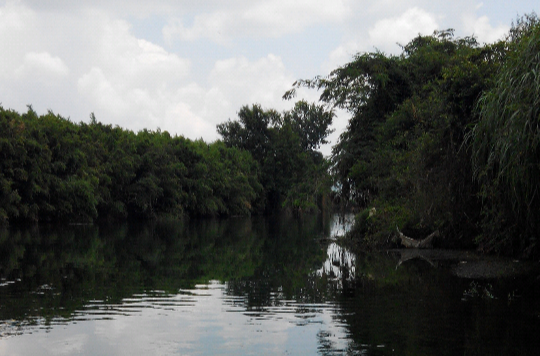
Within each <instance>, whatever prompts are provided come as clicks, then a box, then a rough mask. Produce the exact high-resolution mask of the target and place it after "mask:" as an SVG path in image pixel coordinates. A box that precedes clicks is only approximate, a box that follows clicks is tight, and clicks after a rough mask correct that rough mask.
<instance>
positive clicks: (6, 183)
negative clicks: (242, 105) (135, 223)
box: [0, 108, 262, 223]
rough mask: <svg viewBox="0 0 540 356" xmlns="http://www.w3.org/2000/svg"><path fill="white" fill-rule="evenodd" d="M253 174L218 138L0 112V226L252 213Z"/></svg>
mask: <svg viewBox="0 0 540 356" xmlns="http://www.w3.org/2000/svg"><path fill="white" fill-rule="evenodd" d="M259 177H260V172H259V168H258V166H257V162H256V161H254V160H253V158H252V157H251V155H250V154H249V152H246V151H241V150H239V149H236V148H228V147H226V146H225V145H224V144H223V143H222V142H219V141H218V142H214V143H211V144H206V143H204V142H202V141H190V140H188V139H185V138H183V137H178V136H175V137H172V136H171V135H170V134H169V133H168V132H161V131H160V130H157V131H147V130H143V131H140V132H139V133H137V134H135V133H133V132H131V131H128V130H124V129H121V128H119V127H112V126H111V125H103V124H101V123H98V122H97V120H96V119H95V117H93V116H92V120H91V123H90V124H85V123H80V124H75V123H72V122H71V121H69V120H67V119H64V118H62V117H60V116H58V115H54V114H53V113H51V112H49V113H48V114H46V115H42V116H38V115H37V114H36V113H35V112H34V111H33V110H32V109H31V108H29V110H28V112H27V113H25V114H22V115H20V114H18V113H16V112H13V111H8V110H4V109H2V108H0V223H1V222H4V223H6V222H17V221H79V222H87V221H92V220H93V219H96V218H101V219H123V218H126V217H128V216H132V217H139V218H153V217H156V216H158V215H169V216H176V217H180V216H184V215H190V216H216V215H248V214H250V213H251V212H252V211H254V207H253V203H254V202H255V201H257V199H258V198H259V196H260V195H261V192H262V186H261V184H260V183H259V179H260V178H259Z"/></svg>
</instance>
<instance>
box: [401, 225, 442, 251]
mask: <svg viewBox="0 0 540 356" xmlns="http://www.w3.org/2000/svg"><path fill="white" fill-rule="evenodd" d="M396 229H397V232H398V236H399V238H400V239H401V244H402V245H403V246H405V247H407V248H431V247H432V244H431V242H432V241H433V238H434V237H435V236H439V230H437V231H435V232H433V233H432V234H431V235H429V236H428V237H426V238H425V239H423V240H415V239H412V238H410V237H408V236H405V235H403V233H402V232H401V231H399V228H398V227H397V226H396Z"/></svg>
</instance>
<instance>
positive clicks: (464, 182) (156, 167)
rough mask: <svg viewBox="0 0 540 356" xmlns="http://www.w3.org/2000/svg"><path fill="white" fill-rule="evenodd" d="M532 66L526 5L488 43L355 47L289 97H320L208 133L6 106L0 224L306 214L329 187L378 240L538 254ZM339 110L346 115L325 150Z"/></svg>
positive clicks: (420, 41) (450, 39)
mask: <svg viewBox="0 0 540 356" xmlns="http://www.w3.org/2000/svg"><path fill="white" fill-rule="evenodd" d="M539 73H540V20H539V19H538V18H537V16H536V15H535V14H531V15H527V16H524V17H523V18H520V19H518V21H517V22H516V24H514V25H513V26H512V28H511V30H510V32H509V34H508V35H507V36H506V38H504V39H502V40H500V41H498V42H495V43H492V44H480V43H478V42H477V40H476V39H475V38H474V37H465V38H457V37H455V36H454V33H453V30H444V31H436V32H434V33H433V35H431V36H422V35H419V36H418V37H416V38H414V39H413V40H412V41H410V42H409V43H408V44H406V45H404V46H402V53H401V54H399V55H386V54H384V53H381V52H378V51H376V52H372V53H360V54H358V55H356V56H355V57H354V58H353V60H352V61H351V62H350V63H347V64H345V65H344V66H342V67H339V68H337V69H335V70H334V71H332V72H331V73H330V74H329V75H328V76H326V77H320V76H318V77H315V78H313V79H311V80H299V81H297V82H296V83H295V84H294V85H293V88H292V89H291V90H290V91H288V92H287V93H285V95H284V98H286V99H291V98H292V97H294V96H295V91H296V89H297V88H299V87H308V88H315V89H317V90H320V91H321V97H320V101H321V104H320V105H318V104H309V103H307V102H305V101H299V102H297V103H296V104H295V106H294V107H293V108H292V109H291V110H290V111H286V112H283V113H279V112H277V111H275V110H271V109H270V110H268V109H263V108H262V107H261V106H260V105H252V106H251V107H250V106H244V107H242V108H241V109H240V110H239V112H238V118H237V119H236V120H228V121H226V122H224V123H222V124H220V125H218V127H217V130H218V133H219V134H220V135H221V136H222V141H216V142H214V143H211V144H207V143H205V142H203V141H191V140H188V139H185V138H183V137H178V136H174V137H172V136H171V135H169V134H168V133H167V132H161V131H159V130H158V131H155V132H153V131H147V130H144V131H141V132H139V133H136V134H135V133H133V132H131V131H128V130H123V129H121V128H119V127H112V126H110V125H103V124H101V123H98V122H97V120H96V119H95V117H93V115H92V120H91V122H90V124H85V123H80V124H74V123H72V122H70V121H69V120H66V119H64V118H62V117H60V116H58V115H54V114H53V113H48V114H46V115H42V116H38V115H37V114H36V113H35V112H34V111H33V110H32V109H31V108H29V110H28V112H27V113H25V114H22V115H20V114H18V113H16V112H13V111H10V110H4V109H2V108H0V223H1V222H8V221H43V220H45V221H49V220H71V221H73V220H82V221H88V220H92V219H95V218H97V217H100V218H125V217H126V216H136V217H145V218H148V217H154V216H156V215H161V214H167V215H172V216H182V215H190V216H216V215H249V214H252V213H255V212H257V213H258V212H274V211H276V210H281V209H287V210H289V211H292V212H295V213H300V212H304V211H312V210H316V209H317V208H320V207H321V206H322V205H324V200H325V197H327V196H328V195H329V194H331V192H332V194H333V195H334V196H335V197H337V199H336V200H337V201H339V202H341V204H342V205H344V206H353V207H355V208H358V207H359V208H360V209H363V210H361V212H360V213H359V214H358V216H357V224H356V227H355V234H356V235H355V236H356V237H357V238H358V240H362V241H364V242H367V243H369V244H374V245H379V244H383V243H388V242H390V241H391V238H392V236H394V233H395V231H396V226H397V227H398V228H399V229H400V230H401V231H403V232H404V233H405V234H407V235H409V236H412V237H422V236H426V234H427V233H429V232H432V231H435V230H439V231H440V232H441V236H442V237H441V238H440V239H439V241H437V243H438V244H439V246H446V247H464V246H468V247H471V246H477V247H479V248H480V249H481V250H484V251H486V252H507V253H522V254H526V255H530V254H537V253H538V252H539V249H538V247H537V239H538V236H539V233H540V224H539V221H540V186H539V177H540V129H539V127H540V123H539V121H540V74H539ZM334 108H340V109H343V110H345V111H346V112H348V113H349V114H350V120H349V124H348V126H347V129H346V130H345V132H343V133H342V134H341V136H340V138H339V141H338V143H337V144H336V145H335V146H334V147H333V151H332V157H331V159H330V160H327V159H326V158H324V157H323V156H322V154H321V153H320V152H318V151H317V150H318V148H319V147H320V145H321V144H325V143H327V142H326V138H327V137H328V134H329V133H330V132H331V130H330V129H329V128H330V125H331V123H332V119H333V117H334V113H333V109H334ZM332 186H333V187H332ZM331 187H332V189H331Z"/></svg>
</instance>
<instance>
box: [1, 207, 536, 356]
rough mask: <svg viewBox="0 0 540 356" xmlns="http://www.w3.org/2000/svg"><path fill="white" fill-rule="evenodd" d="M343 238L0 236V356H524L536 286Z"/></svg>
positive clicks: (296, 224) (319, 234) (32, 232)
mask: <svg viewBox="0 0 540 356" xmlns="http://www.w3.org/2000/svg"><path fill="white" fill-rule="evenodd" d="M344 230H346V227H344V226H343V225H342V222H341V221H340V220H339V219H337V217H331V216H326V217H323V216H308V217H304V218H303V219H294V218H291V217H275V218H251V219H244V218H242V219H228V220H198V221H193V220H192V221H157V222H156V221H154V222H146V223H129V224H128V223H126V224H122V225H116V226H111V225H108V226H107V225H105V226H97V225H79V226H63V227H58V226H40V227H33V228H30V229H14V228H13V229H10V230H0V258H1V259H0V277H1V278H2V279H1V280H0V355H316V354H322V355H536V354H537V350H538V347H539V346H540V342H539V341H538V337H537V336H538V335H540V334H539V332H540V322H539V319H540V318H539V316H540V308H539V305H538V298H537V296H538V291H537V289H538V282H537V278H536V275H535V273H526V274H519V275H517V276H516V275H513V276H511V277H508V276H506V277H504V278H463V277H460V274H459V273H455V271H459V270H460V269H459V268H460V266H462V265H463V263H466V262H467V261H464V260H460V258H454V259H445V260H444V261H433V260H431V259H429V258H409V259H406V258H403V257H402V256H401V255H400V252H399V251H389V252H385V253H379V254H370V255H358V256H357V255H355V254H353V253H351V252H350V251H348V250H346V249H344V248H342V247H340V245H339V244H337V243H336V241H334V240H333V239H332V237H333V235H334V234H336V233H342V232H343V231H344ZM515 263H520V262H515ZM453 271H454V272H453Z"/></svg>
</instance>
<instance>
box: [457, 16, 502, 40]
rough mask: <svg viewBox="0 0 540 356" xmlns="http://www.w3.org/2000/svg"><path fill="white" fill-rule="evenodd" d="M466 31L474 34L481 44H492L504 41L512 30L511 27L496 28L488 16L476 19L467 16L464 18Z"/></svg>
mask: <svg viewBox="0 0 540 356" xmlns="http://www.w3.org/2000/svg"><path fill="white" fill-rule="evenodd" d="M463 24H464V29H465V31H468V32H470V33H471V34H473V35H474V36H475V37H476V38H478V40H479V41H480V42H484V43H492V42H496V41H497V40H502V39H503V38H504V36H505V34H507V33H508V31H509V30H510V26H506V25H502V26H498V27H496V28H494V27H493V26H491V24H490V21H489V18H488V17H487V16H481V17H478V18H477V17H476V16H472V15H465V16H464V17H463Z"/></svg>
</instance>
